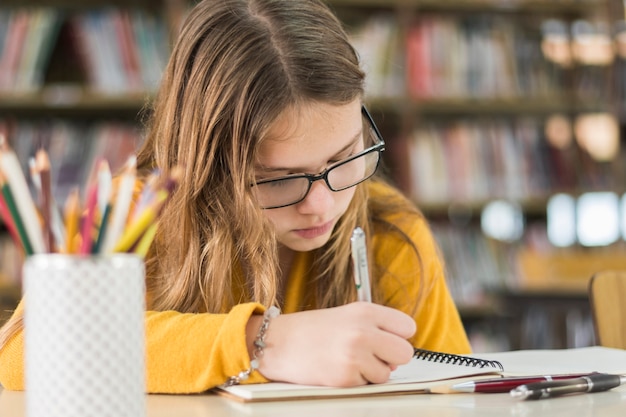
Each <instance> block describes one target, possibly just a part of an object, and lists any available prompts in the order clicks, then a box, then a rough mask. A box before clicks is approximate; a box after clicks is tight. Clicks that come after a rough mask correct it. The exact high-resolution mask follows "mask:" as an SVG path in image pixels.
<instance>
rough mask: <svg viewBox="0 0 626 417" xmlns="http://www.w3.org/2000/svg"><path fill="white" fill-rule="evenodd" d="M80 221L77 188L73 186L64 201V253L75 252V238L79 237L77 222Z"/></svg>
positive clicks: (76, 243) (76, 245)
mask: <svg viewBox="0 0 626 417" xmlns="http://www.w3.org/2000/svg"><path fill="white" fill-rule="evenodd" d="M79 222H80V197H79V194H78V189H77V188H74V189H73V190H72V191H71V192H70V195H69V196H68V197H67V201H66V203H65V230H66V232H65V236H66V239H65V243H66V245H65V252H66V253H76V248H78V242H77V239H79V234H78V223H79Z"/></svg>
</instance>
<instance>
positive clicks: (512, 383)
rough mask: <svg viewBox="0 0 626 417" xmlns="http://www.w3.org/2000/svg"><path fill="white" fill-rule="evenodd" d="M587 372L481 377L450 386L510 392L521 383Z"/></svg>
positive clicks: (467, 390) (473, 389) (551, 379)
mask: <svg viewBox="0 0 626 417" xmlns="http://www.w3.org/2000/svg"><path fill="white" fill-rule="evenodd" d="M587 375H589V373H586V374H563V375H536V376H516V377H508V378H507V377H505V378H492V379H479V380H476V381H467V382H461V383H459V384H455V385H453V386H452V387H450V388H451V389H452V390H453V391H459V392H489V393H497V392H509V391H511V390H512V389H513V388H516V387H518V386H520V385H524V384H531V383H533V382H542V381H558V380H560V379H571V378H580V377H582V376H587Z"/></svg>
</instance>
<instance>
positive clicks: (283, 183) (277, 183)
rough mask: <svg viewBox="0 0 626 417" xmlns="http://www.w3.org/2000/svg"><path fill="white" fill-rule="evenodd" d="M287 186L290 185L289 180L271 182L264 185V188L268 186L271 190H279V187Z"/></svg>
mask: <svg viewBox="0 0 626 417" xmlns="http://www.w3.org/2000/svg"><path fill="white" fill-rule="evenodd" d="M289 184H290V182H289V180H288V179H285V180H278V181H272V182H269V183H266V184H265V185H266V186H267V185H269V186H271V187H273V188H280V187H287V186H289Z"/></svg>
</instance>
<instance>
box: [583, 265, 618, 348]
mask: <svg viewBox="0 0 626 417" xmlns="http://www.w3.org/2000/svg"><path fill="white" fill-rule="evenodd" d="M589 302H590V303H591V313H592V316H593V323H594V327H595V334H596V342H597V343H598V344H599V345H601V346H606V347H613V348H620V349H626V271H602V272H599V273H596V274H595V275H593V276H592V277H591V281H590V282H589Z"/></svg>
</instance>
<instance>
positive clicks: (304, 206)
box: [255, 100, 364, 252]
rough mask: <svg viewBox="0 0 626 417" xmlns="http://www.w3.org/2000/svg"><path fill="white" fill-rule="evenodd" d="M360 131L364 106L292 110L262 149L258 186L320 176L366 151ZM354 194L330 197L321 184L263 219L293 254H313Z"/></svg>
mask: <svg viewBox="0 0 626 417" xmlns="http://www.w3.org/2000/svg"><path fill="white" fill-rule="evenodd" d="M362 130H363V123H362V117H361V102H360V100H355V101H353V102H351V103H349V104H345V105H338V106H337V105H331V104H325V103H317V102H315V103H308V104H306V105H304V106H302V107H298V108H291V109H289V110H287V111H285V112H284V113H283V114H281V115H280V116H279V117H278V119H277V120H276V122H274V124H273V125H272V127H271V129H270V131H269V135H268V139H267V140H265V141H263V142H262V143H261V145H260V149H259V159H258V161H257V164H256V167H255V169H256V180H257V181H259V180H265V179H271V178H276V177H282V176H285V175H290V174H319V173H321V172H323V171H324V170H325V169H326V168H327V167H328V166H329V165H331V164H333V163H335V162H337V161H341V160H343V159H346V158H348V157H349V156H351V155H354V154H356V153H358V152H360V151H362V150H363V148H364V144H363V132H362ZM276 185H277V186H280V185H279V184H276ZM354 191H355V188H354V187H351V188H348V189H346V190H343V191H338V192H335V191H331V190H330V189H329V188H328V185H327V184H326V182H325V181H324V180H318V181H315V182H313V184H312V185H311V188H310V190H309V192H308V194H307V195H306V197H305V198H304V199H303V200H302V201H300V202H299V203H296V204H293V205H290V206H287V207H282V208H276V209H266V210H264V213H265V215H266V216H267V218H268V219H269V220H270V221H271V222H272V224H273V225H274V227H275V228H276V235H277V237H278V241H279V243H281V244H282V245H284V246H286V247H287V248H289V249H291V250H294V251H300V252H303V251H310V250H313V249H316V248H319V247H321V246H323V245H324V244H325V243H326V242H327V241H328V239H329V238H330V235H331V233H332V231H333V229H334V227H335V225H336V224H337V222H338V220H339V218H340V217H341V216H342V215H343V214H344V213H345V211H346V210H347V208H348V206H349V204H350V201H351V200H352V197H353V196H354Z"/></svg>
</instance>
